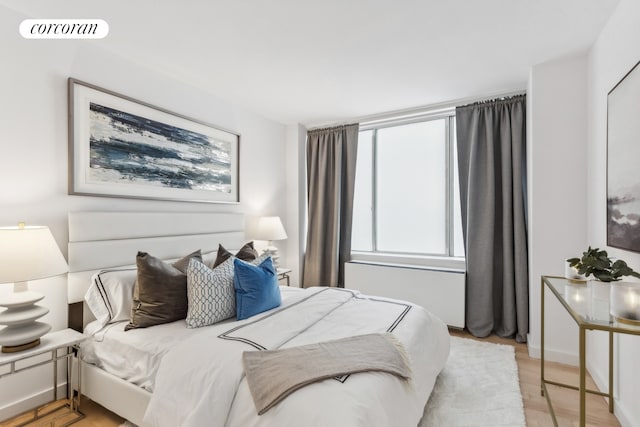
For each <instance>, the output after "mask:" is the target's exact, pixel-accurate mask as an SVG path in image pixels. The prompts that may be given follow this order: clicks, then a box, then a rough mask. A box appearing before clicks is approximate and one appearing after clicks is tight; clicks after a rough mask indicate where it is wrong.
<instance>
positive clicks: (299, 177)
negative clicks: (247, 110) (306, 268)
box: [283, 125, 307, 286]
mask: <svg viewBox="0 0 640 427" xmlns="http://www.w3.org/2000/svg"><path fill="white" fill-rule="evenodd" d="M306 142H307V129H306V128H305V127H304V126H302V125H289V126H287V143H286V145H287V160H286V163H287V166H286V173H287V218H288V223H287V225H286V231H287V237H288V238H287V253H288V254H289V256H288V257H287V259H286V261H285V263H284V264H283V267H288V268H291V269H292V270H293V271H292V272H291V286H300V283H301V281H302V265H303V261H304V260H303V258H304V251H305V244H306V227H307V223H306V221H307V169H306V164H307V162H306Z"/></svg>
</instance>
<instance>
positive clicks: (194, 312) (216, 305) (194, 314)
mask: <svg viewBox="0 0 640 427" xmlns="http://www.w3.org/2000/svg"><path fill="white" fill-rule="evenodd" d="M233 259H234V258H233V257H230V258H229V259H227V260H226V261H225V262H223V263H222V264H220V265H218V266H217V267H216V268H214V269H213V270H212V269H210V268H209V267H207V266H206V265H204V264H203V263H202V262H200V261H197V260H194V259H191V260H190V261H189V266H188V267H187V300H188V302H189V308H188V310H187V319H186V320H187V327H188V328H200V327H202V326H208V325H213V324H214V323H217V322H220V321H222V320H225V319H228V318H230V317H234V316H235V315H236V294H235V289H234V287H233V270H234V268H233Z"/></svg>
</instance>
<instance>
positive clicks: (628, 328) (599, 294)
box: [542, 276, 640, 335]
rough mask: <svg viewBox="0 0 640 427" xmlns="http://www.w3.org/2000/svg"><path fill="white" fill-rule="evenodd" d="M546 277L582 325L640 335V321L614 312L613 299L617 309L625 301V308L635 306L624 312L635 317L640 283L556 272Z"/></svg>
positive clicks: (639, 309) (639, 305) (556, 293)
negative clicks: (578, 277) (575, 277)
mask: <svg viewBox="0 0 640 427" xmlns="http://www.w3.org/2000/svg"><path fill="white" fill-rule="evenodd" d="M542 280H543V282H544V283H545V284H546V285H547V287H548V288H549V289H550V290H551V291H552V292H553V293H554V294H555V295H556V297H557V298H558V300H559V301H560V303H561V304H562V305H563V306H564V307H565V308H566V309H567V311H568V312H569V314H570V315H571V316H572V317H573V318H574V320H575V321H576V322H577V323H578V324H579V325H581V326H583V327H585V328H587V329H601V330H607V331H615V332H622V333H628V334H633V335H640V322H637V321H636V322H634V321H632V322H629V321H628V320H627V319H625V318H621V317H617V316H613V315H612V314H611V312H612V302H613V304H614V305H613V308H614V310H613V311H614V312H616V313H617V310H618V311H619V310H620V304H621V303H622V304H623V305H624V307H625V308H629V309H631V311H622V312H623V313H626V314H625V315H626V316H628V317H629V318H632V319H635V317H636V316H637V314H639V313H640V298H637V295H640V283H633V284H630V283H624V282H614V283H613V284H611V283H607V282H599V281H595V280H589V281H579V280H569V279H565V278H564V277H552V276H543V277H542ZM612 288H613V289H612ZM639 320H640V319H639Z"/></svg>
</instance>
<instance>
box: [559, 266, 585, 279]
mask: <svg viewBox="0 0 640 427" xmlns="http://www.w3.org/2000/svg"><path fill="white" fill-rule="evenodd" d="M564 277H565V278H567V279H569V280H587V278H586V277H585V276H584V274H580V273H578V269H577V268H575V267H571V264H569V262H568V261H565V262H564Z"/></svg>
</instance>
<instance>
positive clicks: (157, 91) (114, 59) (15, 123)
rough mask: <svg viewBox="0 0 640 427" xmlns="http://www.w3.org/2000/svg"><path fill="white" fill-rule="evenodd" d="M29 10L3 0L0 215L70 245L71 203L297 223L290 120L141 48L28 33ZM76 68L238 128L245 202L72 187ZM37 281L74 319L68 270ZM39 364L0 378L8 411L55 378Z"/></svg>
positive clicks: (60, 314)
mask: <svg viewBox="0 0 640 427" xmlns="http://www.w3.org/2000/svg"><path fill="white" fill-rule="evenodd" d="M23 19H25V16H22V15H20V14H18V13H16V12H14V11H12V10H10V9H7V8H5V7H3V6H0V40H2V44H1V45H0V52H1V53H2V58H4V60H3V61H2V67H0V81H1V82H2V90H1V91H0V93H1V95H0V129H2V134H1V135H0V225H13V224H16V223H17V222H18V221H20V220H22V221H26V222H27V224H33V225H35V224H41V225H47V226H49V227H50V228H51V231H52V232H53V234H54V236H55V238H56V241H57V242H58V245H59V246H60V248H61V249H62V251H63V253H65V254H66V245H67V234H68V229H67V212H69V211H79V210H126V211H192V212H197V211H216V212H241V213H245V214H246V215H247V226H248V230H247V231H248V236H247V237H248V238H251V229H252V226H253V225H254V223H255V219H256V217H257V216H260V215H280V216H281V217H282V219H283V221H284V224H285V227H286V228H287V229H289V227H288V221H287V220H288V218H287V214H288V211H287V207H286V195H287V193H286V190H287V188H286V184H285V182H286V181H285V180H286V175H285V167H284V166H285V158H286V157H285V154H286V151H285V150H286V146H285V139H286V132H285V126H283V125H282V124H279V123H275V122H273V121H270V120H267V119H264V118H262V117H260V116H258V115H256V114H253V113H251V112H248V111H245V110H242V109H240V108H238V107H237V106H235V105H234V104H233V103H232V102H229V101H225V100H222V99H219V98H217V97H215V96H214V95H212V94H207V93H204V92H202V91H201V90H199V89H198V88H197V87H194V86H191V85H189V84H188V83H185V82H180V81H177V80H175V79H173V78H171V77H170V76H168V75H165V74H164V73H163V71H162V70H152V69H149V68H146V67H145V66H144V64H139V63H136V59H135V58H124V57H120V56H118V55H117V54H114V53H111V52H107V51H105V50H103V49H101V47H100V41H99V40H96V41H69V40H25V39H22V38H21V37H20V35H19V34H18V25H19V23H20V22H21V21H22V20H23ZM68 77H74V78H77V79H80V80H83V81H86V82H88V83H92V84H95V85H98V86H100V87H104V88H106V89H110V90H112V91H115V92H118V93H121V94H125V95H127V96H130V97H133V98H136V99H140V100H142V101H145V102H147V103H150V104H152V105H156V106H158V107H162V108H165V109H167V110H170V111H174V112H176V113H179V114H182V115H185V116H189V117H193V118H195V119H198V120H201V121H204V122H207V123H211V124H214V125H217V126H220V127H222V128H225V129H229V130H232V131H235V132H238V133H240V134H241V139H240V197H241V202H240V204H238V205H227V204H202V203H179V202H164V201H146V200H127V199H118V198H98V197H86V196H69V195H67V78H68ZM296 226H297V223H296ZM280 250H281V252H282V256H283V259H286V257H287V248H286V246H285V245H280ZM32 287H33V288H34V289H38V290H40V291H42V292H43V293H45V300H44V302H43V305H45V306H47V307H48V308H49V309H50V310H51V312H50V313H49V314H48V315H47V316H45V318H44V319H43V320H44V321H46V322H49V323H51V324H52V325H53V326H54V329H61V328H64V327H66V321H67V311H66V282H65V281H64V279H63V278H56V279H51V280H42V281H38V282H34V283H33V284H32ZM10 290H11V286H10V285H0V292H10ZM34 372H35V373H24V374H20V376H18V377H16V378H3V379H2V380H0V381H1V382H2V384H1V386H0V419H3V418H5V417H7V416H9V415H10V413H11V409H9V410H7V409H6V407H7V405H11V403H12V402H16V401H21V400H23V399H25V398H26V397H27V396H29V395H32V394H37V393H38V392H40V391H42V390H44V389H46V387H50V382H51V380H50V379H47V377H46V374H47V373H48V372H49V371H48V370H42V369H41V370H37V371H34ZM3 408H4V409H3ZM16 408H20V407H19V406H15V407H14V408H13V409H16Z"/></svg>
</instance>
